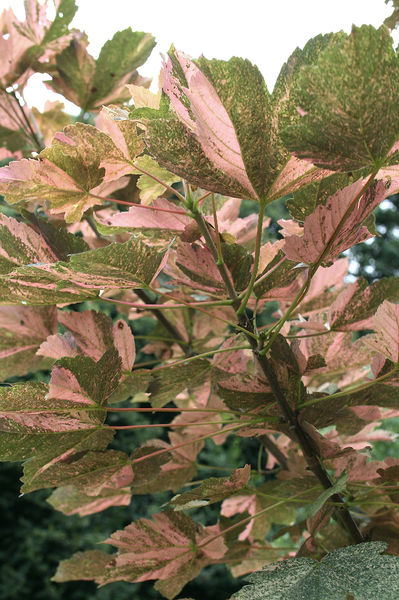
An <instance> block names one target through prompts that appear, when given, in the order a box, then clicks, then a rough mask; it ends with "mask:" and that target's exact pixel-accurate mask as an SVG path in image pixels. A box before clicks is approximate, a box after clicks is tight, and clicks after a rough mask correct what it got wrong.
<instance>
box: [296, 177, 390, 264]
mask: <svg viewBox="0 0 399 600" xmlns="http://www.w3.org/2000/svg"><path fill="white" fill-rule="evenodd" d="M363 185H364V181H363V180H362V179H359V180H358V181H356V182H355V183H353V184H351V185H349V186H347V187H346V188H344V189H343V190H340V191H338V192H337V193H336V194H334V195H333V196H331V197H330V198H329V199H328V200H327V202H326V205H325V206H321V205H319V206H317V207H316V209H315V211H314V212H313V213H312V214H311V215H309V216H308V217H306V218H305V223H304V231H303V235H302V236H298V235H292V236H289V237H286V238H285V245H284V252H285V254H286V256H287V258H289V259H291V260H294V261H297V262H304V263H305V264H307V265H309V264H313V263H317V261H318V260H319V259H320V258H321V257H322V259H323V262H325V263H328V262H331V261H333V260H334V259H335V258H337V257H338V256H339V254H340V253H341V252H343V251H344V250H347V249H348V248H350V247H351V246H353V245H354V244H358V243H359V242H363V241H365V240H367V239H369V238H370V237H372V234H370V232H369V230H368V229H367V227H366V226H365V225H363V223H364V221H365V220H366V218H367V217H368V216H369V215H370V214H371V212H372V211H373V210H374V208H375V207H376V206H378V204H380V202H382V200H383V199H384V198H385V197H386V195H387V194H388V192H387V189H386V187H385V185H384V184H383V183H382V182H381V181H380V182H378V183H374V184H373V185H372V186H370V187H369V188H368V189H367V191H366V192H365V193H364V194H363V195H362V196H361V198H359V199H358V202H357V203H356V206H353V207H351V205H352V204H353V201H354V199H355V198H357V196H358V195H359V194H360V192H361V190H362V188H363ZM350 207H351V208H352V210H351V212H350V213H349V215H347V214H346V213H347V211H348V209H349V208H350ZM336 231H337V234H336Z"/></svg>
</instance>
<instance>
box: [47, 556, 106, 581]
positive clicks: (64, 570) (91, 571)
mask: <svg viewBox="0 0 399 600" xmlns="http://www.w3.org/2000/svg"><path fill="white" fill-rule="evenodd" d="M112 558H113V557H112V555H111V554H106V553H105V552H101V550H86V552H77V553H76V554H74V555H73V556H72V557H71V558H68V559H67V560H63V561H61V562H60V564H59V565H58V568H57V572H56V574H55V575H54V576H53V577H52V581H56V582H57V583H61V582H63V581H76V580H79V579H83V580H85V579H86V580H92V579H95V578H98V577H101V576H102V575H103V574H104V571H105V567H106V566H107V564H108V563H109V562H110V561H111V560H112Z"/></svg>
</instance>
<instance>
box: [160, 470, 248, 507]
mask: <svg viewBox="0 0 399 600" xmlns="http://www.w3.org/2000/svg"><path fill="white" fill-rule="evenodd" d="M250 473H251V467H250V466H249V465H245V467H243V468H242V469H235V470H234V471H233V472H232V474H231V475H230V476H229V477H209V479H206V480H205V481H203V482H202V483H201V484H200V485H199V486H198V487H196V488H195V489H193V490H190V491H188V492H183V493H182V494H178V495H177V496H174V497H173V498H172V500H170V502H169V505H171V507H172V508H173V510H175V511H176V510H189V509H190V508H197V507H198V506H206V505H208V504H213V503H214V502H219V501H220V500H224V499H225V498H227V497H229V496H231V495H232V494H234V493H235V492H238V491H240V490H241V489H242V488H243V487H244V486H245V485H246V484H247V483H248V479H249V476H250Z"/></svg>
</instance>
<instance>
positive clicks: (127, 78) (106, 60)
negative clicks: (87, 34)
mask: <svg viewBox="0 0 399 600" xmlns="http://www.w3.org/2000/svg"><path fill="white" fill-rule="evenodd" d="M154 45H155V39H154V37H153V36H152V35H150V34H149V33H144V32H143V31H132V29H131V28H130V27H128V28H127V29H124V30H123V31H118V32H116V33H115V35H114V36H113V38H112V39H110V40H108V41H107V42H106V43H105V44H104V46H103V47H102V49H101V51H100V54H99V57H98V58H97V59H96V60H95V59H94V58H93V57H92V56H91V55H90V54H89V53H88V52H87V49H86V47H87V40H86V39H85V38H84V37H82V36H81V37H75V38H74V39H73V40H72V42H71V44H70V45H69V46H68V47H67V48H65V50H64V51H63V52H61V53H60V54H58V55H57V57H56V72H55V73H53V72H52V71H51V72H50V75H51V77H52V79H51V80H49V81H46V84H47V85H48V86H49V87H50V88H51V89H53V90H54V91H55V92H58V93H60V94H62V95H63V96H64V97H65V98H67V99H68V100H70V101H71V102H74V103H75V104H76V105H77V106H79V107H80V108H81V109H82V110H84V111H85V112H86V111H93V110H96V109H99V108H101V106H102V105H104V104H109V103H111V102H115V103H118V102H122V101H123V100H127V99H128V98H129V93H128V91H127V90H126V84H127V83H133V82H135V83H136V84H139V85H140V84H142V83H144V84H145V85H148V84H149V81H146V80H143V79H142V78H141V77H140V76H139V75H138V73H137V67H139V66H140V65H142V64H143V63H144V62H145V61H146V59H147V58H148V57H149V55H150V54H151V51H152V49H153V48H154Z"/></svg>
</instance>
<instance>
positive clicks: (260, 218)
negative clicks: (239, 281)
mask: <svg viewBox="0 0 399 600" xmlns="http://www.w3.org/2000/svg"><path fill="white" fill-rule="evenodd" d="M265 207H266V202H265V201H261V203H260V207H259V215H258V226H257V229H256V241H255V254H254V266H253V269H252V275H251V279H250V282H249V284H248V288H247V291H246V292H245V295H244V297H243V299H242V301H241V306H240V307H239V309H238V311H237V316H241V315H243V314H244V312H245V309H246V307H247V304H248V300H249V298H250V297H251V294H252V290H253V288H254V285H255V281H256V277H257V275H258V269H259V258H260V247H261V244H262V233H263V215H264V214H265Z"/></svg>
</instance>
